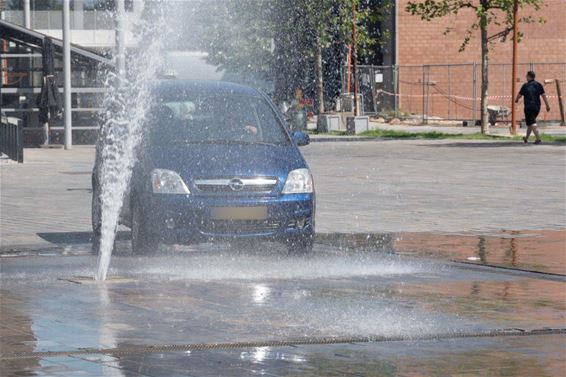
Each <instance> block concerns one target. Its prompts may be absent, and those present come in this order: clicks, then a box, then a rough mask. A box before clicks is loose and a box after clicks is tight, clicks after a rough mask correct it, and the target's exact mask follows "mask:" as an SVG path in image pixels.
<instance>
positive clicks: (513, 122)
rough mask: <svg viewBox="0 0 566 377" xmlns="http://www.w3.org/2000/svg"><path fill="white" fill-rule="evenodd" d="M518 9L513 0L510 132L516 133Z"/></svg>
mask: <svg viewBox="0 0 566 377" xmlns="http://www.w3.org/2000/svg"><path fill="white" fill-rule="evenodd" d="M518 11H519V1H518V0H514V1H513V68H512V69H511V71H512V72H511V74H512V76H513V77H512V81H511V134H512V135H516V134H517V109H516V106H515V96H516V95H517V93H515V91H516V90H517V88H516V86H517V34H518V32H519V26H518V25H519V22H518V21H519V19H518V18H517V13H518Z"/></svg>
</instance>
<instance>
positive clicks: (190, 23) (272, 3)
mask: <svg viewBox="0 0 566 377" xmlns="http://www.w3.org/2000/svg"><path fill="white" fill-rule="evenodd" d="M354 1H356V3H358V4H357V5H358V7H359V11H358V23H357V25H358V38H357V40H358V43H357V46H358V56H369V55H371V50H372V48H374V47H375V45H376V43H380V38H379V37H376V36H375V35H374V34H375V33H372V31H373V30H369V26H370V25H373V24H375V23H376V22H377V21H378V20H379V19H380V18H381V17H383V13H384V12H387V11H389V10H390V9H391V5H389V6H382V7H377V6H375V3H377V2H379V3H383V2H384V0H354ZM385 1H387V2H389V3H388V4H391V3H390V0H385ZM187 28H188V29H190V30H191V31H193V33H192V34H193V35H191V36H188V39H193V40H195V41H197V42H196V45H197V46H198V48H199V49H201V50H203V51H206V52H208V54H209V61H210V62H211V63H213V64H218V65H220V66H221V67H222V68H224V69H227V70H229V71H231V72H236V73H240V74H244V75H254V76H256V77H260V78H263V79H269V80H273V81H275V82H276V91H277V87H279V89H280V90H279V91H280V92H281V93H282V96H286V97H288V96H289V94H290V93H292V92H293V91H294V88H295V85H297V82H296V80H305V79H306V78H307V77H310V76H311V75H312V72H314V64H315V60H316V57H315V54H316V51H317V49H319V50H320V49H322V51H323V53H324V51H326V50H328V51H330V49H331V48H333V47H334V48H335V46H337V45H340V46H344V45H347V44H349V43H350V42H351V30H352V0H292V1H290V0H231V1H222V0H200V1H198V2H197V5H196V6H195V7H194V12H193V13H192V15H191V17H189V18H188V19H187ZM194 30H196V34H197V36H195V35H194V34H195V33H194ZM382 36H387V34H386V33H383V34H382ZM193 45H194V44H193ZM323 65H324V63H323ZM294 80H295V81H294Z"/></svg>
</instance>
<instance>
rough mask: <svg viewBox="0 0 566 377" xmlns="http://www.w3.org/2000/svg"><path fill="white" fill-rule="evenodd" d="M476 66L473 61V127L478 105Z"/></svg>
mask: <svg viewBox="0 0 566 377" xmlns="http://www.w3.org/2000/svg"><path fill="white" fill-rule="evenodd" d="M476 67H477V63H476V62H474V64H473V65H472V69H473V70H474V71H473V72H472V85H473V87H472V97H474V98H473V99H472V100H473V102H472V121H473V126H474V127H475V125H476V115H477V106H478V104H477V99H476V97H477V90H476V86H477V78H476V71H477V69H476Z"/></svg>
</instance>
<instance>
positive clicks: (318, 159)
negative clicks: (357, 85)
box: [0, 140, 566, 249]
mask: <svg viewBox="0 0 566 377" xmlns="http://www.w3.org/2000/svg"><path fill="white" fill-rule="evenodd" d="M301 151H302V152H303V154H304V156H305V158H306V159H307V161H308V163H309V165H310V167H311V169H312V171H313V175H314V177H315V182H316V188H317V231H318V232H320V233H335V232H339V233H395V232H436V233H439V232H440V233H442V232H448V233H462V232H473V233H493V232H499V231H500V230H502V229H507V230H537V229H538V230H540V229H563V228H566V202H565V201H564V198H565V197H566V184H565V182H566V147H565V146H564V145H562V144H557V143H554V144H543V145H540V146H535V145H532V144H529V145H524V144H522V143H518V142H507V141H475V140H473V141H470V140H374V141H371V142H357V143H336V142H327V143H313V144H312V145H310V146H307V147H304V148H302V149H301ZM93 159H94V147H75V148H74V149H72V150H70V151H65V150H62V149H26V150H25V161H26V162H25V163H24V164H15V163H6V164H0V181H1V182H0V213H1V216H0V240H1V241H0V247H1V248H4V249H5V248H9V247H13V246H18V245H44V246H47V245H50V244H51V243H50V241H49V240H50V239H53V237H55V236H56V235H57V234H62V233H63V234H69V233H71V232H90V230H91V226H90V204H91V203H90V202H91V193H90V187H91V182H90V180H91V169H92V164H93Z"/></svg>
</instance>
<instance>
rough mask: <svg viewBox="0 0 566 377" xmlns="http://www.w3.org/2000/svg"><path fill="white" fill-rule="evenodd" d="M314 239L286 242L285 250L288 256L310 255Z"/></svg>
mask: <svg viewBox="0 0 566 377" xmlns="http://www.w3.org/2000/svg"><path fill="white" fill-rule="evenodd" d="M313 247H314V237H313V236H310V237H297V238H293V239H289V240H287V250H288V252H289V254H290V255H308V254H311V253H312V250H313Z"/></svg>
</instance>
